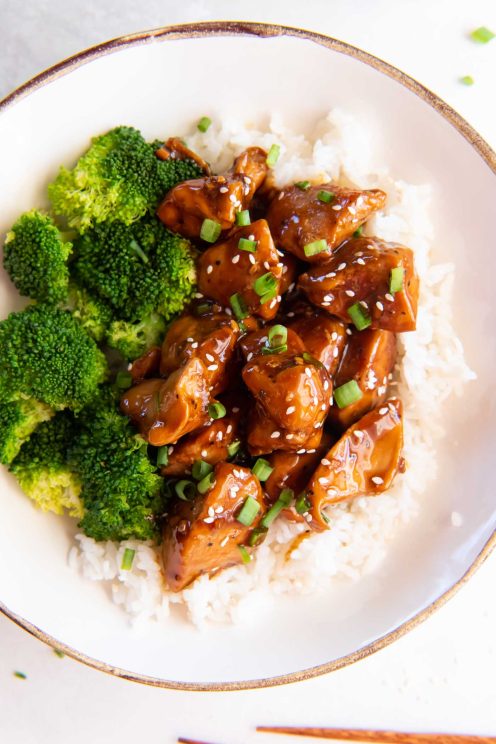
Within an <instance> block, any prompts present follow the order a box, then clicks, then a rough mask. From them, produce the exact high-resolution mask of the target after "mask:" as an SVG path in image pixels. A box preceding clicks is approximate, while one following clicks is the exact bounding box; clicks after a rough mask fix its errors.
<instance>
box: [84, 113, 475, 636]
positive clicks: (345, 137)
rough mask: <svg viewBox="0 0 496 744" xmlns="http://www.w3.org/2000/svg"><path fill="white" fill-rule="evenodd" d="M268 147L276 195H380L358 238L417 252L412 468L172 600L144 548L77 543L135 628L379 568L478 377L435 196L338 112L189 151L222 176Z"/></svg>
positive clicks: (406, 367)
mask: <svg viewBox="0 0 496 744" xmlns="http://www.w3.org/2000/svg"><path fill="white" fill-rule="evenodd" d="M274 142H277V143H278V144H279V145H280V146H281V156H280V158H279V160H278V162H277V165H276V167H275V177H276V181H277V183H278V185H280V186H283V185H285V184H286V183H293V182H295V181H298V180H303V179H307V180H310V181H312V180H315V181H328V180H334V181H339V182H340V183H342V184H343V185H356V186H358V187H360V188H381V189H383V190H384V191H386V192H387V194H388V202H387V206H386V208H385V209H384V210H383V211H382V212H380V213H378V214H376V215H375V216H374V217H373V218H372V219H370V220H369V222H368V223H367V228H366V231H365V233H366V234H370V235H378V236H380V237H381V238H384V239H385V240H391V241H397V242H399V243H403V244H405V245H407V246H409V247H411V248H412V249H413V250H414V251H415V261H416V267H417V271H418V274H419V277H420V298H419V310H418V318H417V330H416V331H415V332H414V333H405V334H400V335H399V336H398V341H399V355H398V364H397V366H396V371H395V375H394V380H393V382H392V383H391V388H390V389H391V393H392V394H394V395H396V394H397V395H399V396H400V397H401V399H402V400H403V404H404V435H405V445H404V456H405V459H406V461H407V465H408V467H407V470H406V472H405V474H404V475H401V476H399V477H398V478H397V479H396V481H395V483H394V485H393V487H392V488H391V489H389V490H388V491H387V493H384V494H382V495H380V496H376V497H375V498H357V499H355V500H353V501H351V502H350V503H343V504H338V505H336V506H334V507H331V508H329V509H328V511H327V514H328V516H329V517H330V519H331V525H330V526H331V529H330V530H329V531H327V532H325V533H321V534H315V535H312V536H311V538H309V539H298V535H299V534H300V533H301V532H303V531H304V530H305V525H300V524H293V523H290V522H287V521H286V520H284V519H279V520H277V522H276V523H275V524H274V526H273V527H272V528H271V530H270V532H269V535H268V538H267V539H266V541H265V542H264V543H263V544H262V545H261V546H260V547H259V548H258V549H257V551H256V552H255V553H254V556H253V560H252V562H251V563H250V564H248V565H247V566H244V565H243V566H234V567H232V568H228V569H225V570H223V571H221V572H220V573H219V574H218V575H216V576H212V577H209V576H202V577H200V578H199V579H197V581H195V582H194V584H193V585H192V586H191V587H189V588H187V589H184V590H183V591H182V592H179V593H177V594H172V593H168V592H167V591H166V590H165V588H164V584H163V578H162V573H161V568H160V564H159V557H158V551H157V549H156V548H155V547H154V546H153V545H151V544H150V543H145V542H140V541H137V540H127V541H125V542H123V543H120V544H119V543H113V542H105V543H97V542H95V541H94V540H92V539H91V538H88V537H86V536H85V535H76V542H77V544H76V546H75V547H74V548H73V549H72V550H71V553H70V556H69V559H70V562H71V564H72V565H73V566H74V567H75V568H76V569H77V570H79V571H81V572H82V574H83V576H85V577H86V578H88V579H92V580H94V581H101V582H104V583H105V584H107V585H110V587H111V591H112V597H113V600H114V602H116V603H117V604H119V605H121V606H122V607H123V608H124V609H125V610H126V611H127V612H128V613H129V614H130V615H131V616H133V617H134V618H137V619H140V620H142V621H144V620H150V619H155V620H158V621H164V620H165V619H166V618H167V616H168V614H169V612H170V610H171V605H173V604H181V605H184V606H185V607H186V609H187V613H188V616H189V617H190V619H191V621H192V622H193V623H195V624H196V625H201V624H202V623H204V622H205V621H206V620H213V621H216V622H236V620H237V619H238V618H239V617H241V615H243V616H244V617H246V615H247V613H249V609H250V605H252V604H253V606H255V605H256V604H257V600H258V599H259V598H260V596H261V595H262V594H267V593H270V594H272V595H278V594H282V593H286V592H292V593H300V594H309V593H314V592H316V591H327V592H329V591H332V583H333V580H335V579H336V578H338V577H339V578H343V577H344V578H347V579H349V580H356V579H358V578H359V577H360V576H362V575H363V574H365V573H368V572H370V571H372V570H373V569H374V568H375V567H377V566H378V565H379V563H380V562H381V561H382V560H383V558H384V556H385V554H386V551H387V546H388V543H389V542H390V540H391V539H392V537H393V536H396V535H397V533H398V530H399V529H400V528H401V526H402V525H405V524H406V523H408V522H409V521H411V520H412V519H413V518H414V517H415V515H416V513H417V510H418V506H419V502H420V496H421V494H422V493H423V492H425V489H426V487H427V485H428V482H429V481H430V480H431V479H433V478H435V475H436V452H435V442H436V440H437V439H439V438H440V437H441V436H442V435H443V433H444V432H443V428H442V424H441V421H440V414H441V411H442V405H441V404H442V402H443V401H444V400H445V399H446V398H447V397H448V396H450V395H452V394H453V393H457V394H459V393H460V392H461V389H462V387H463V385H464V383H466V382H467V381H468V380H470V379H473V378H474V374H473V373H472V372H471V371H470V369H469V367H468V366H467V365H466V363H465V361H464V356H463V348H462V345H461V342H460V340H459V339H458V338H457V337H456V335H455V333H454V329H453V326H452V319H451V312H450V308H451V296H452V286H453V277H454V267H453V265H452V264H450V263H443V264H435V265H432V264H431V263H430V247H431V241H432V237H433V235H432V225H431V221H430V218H429V201H430V196H431V193H430V187H429V186H418V185H412V184H408V183H405V182H404V181H394V180H393V178H392V177H391V176H390V174H389V173H388V172H387V171H386V170H385V169H384V168H383V167H380V165H379V164H378V163H377V162H375V158H374V153H375V147H374V146H373V135H372V134H371V133H370V132H369V131H368V130H367V128H365V127H364V126H363V124H362V123H361V122H359V121H358V120H357V119H354V118H352V117H350V116H349V115H347V114H345V113H343V112H341V111H333V112H331V113H330V114H329V115H328V116H327V117H326V118H325V119H324V120H323V121H320V122H318V123H317V125H316V127H315V132H314V135H313V136H312V137H311V138H305V137H303V136H302V135H299V134H295V133H293V132H291V131H290V130H288V129H287V128H286V127H285V126H284V125H283V123H282V122H280V121H276V120H273V121H272V122H271V123H270V126H269V127H268V128H267V131H265V132H261V131H258V130H256V129H254V128H249V127H246V126H245V125H243V124H242V123H240V122H239V121H233V120H224V121H223V122H222V123H219V124H213V125H212V126H211V127H210V129H209V130H208V132H207V133H205V134H200V133H199V132H198V131H196V130H195V132H194V133H193V134H192V135H191V136H189V137H188V144H189V145H190V146H191V147H192V149H193V150H195V151H196V152H198V153H199V154H200V155H202V156H203V157H204V158H205V159H206V160H207V161H209V162H210V163H211V164H212V166H213V169H214V171H222V170H224V169H227V168H228V167H229V166H230V165H231V163H232V161H233V159H234V157H235V156H236V155H237V154H238V153H239V152H240V151H241V150H242V149H244V148H245V147H248V146H252V145H259V146H261V147H264V148H266V149H269V147H270V145H271V144H273V143H274ZM126 548H131V549H133V550H135V551H136V553H135V557H134V561H133V565H132V570H130V571H123V570H122V569H121V563H122V557H123V554H124V550H125V549H126Z"/></svg>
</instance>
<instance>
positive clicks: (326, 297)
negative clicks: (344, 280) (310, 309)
mask: <svg viewBox="0 0 496 744" xmlns="http://www.w3.org/2000/svg"><path fill="white" fill-rule="evenodd" d="M333 299H334V295H332V294H327V295H325V296H324V301H325V302H332V301H333Z"/></svg>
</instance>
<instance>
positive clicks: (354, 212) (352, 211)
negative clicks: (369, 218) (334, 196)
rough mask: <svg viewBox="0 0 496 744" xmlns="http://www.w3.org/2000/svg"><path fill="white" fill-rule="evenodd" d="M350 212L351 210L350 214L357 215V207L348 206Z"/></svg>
mask: <svg viewBox="0 0 496 744" xmlns="http://www.w3.org/2000/svg"><path fill="white" fill-rule="evenodd" d="M348 212H349V213H350V214H353V215H355V214H356V209H355V207H348Z"/></svg>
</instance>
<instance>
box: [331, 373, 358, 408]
mask: <svg viewBox="0 0 496 744" xmlns="http://www.w3.org/2000/svg"><path fill="white" fill-rule="evenodd" d="M362 397H363V393H362V391H361V390H360V388H359V386H358V382H357V381H356V380H348V382H345V383H344V385H340V386H339V387H338V388H336V389H335V391H334V400H335V401H336V404H337V406H338V408H346V407H347V406H351V404H352V403H356V402H357V401H358V400H360V398H362Z"/></svg>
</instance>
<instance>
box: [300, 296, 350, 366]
mask: <svg viewBox="0 0 496 744" xmlns="http://www.w3.org/2000/svg"><path fill="white" fill-rule="evenodd" d="M307 307H308V308H309V310H310V313H309V314H308V315H304V316H300V317H299V318H296V319H295V320H292V321H291V323H290V324H289V326H288V333H289V331H290V330H292V331H293V332H296V333H297V334H298V335H299V337H300V338H301V339H302V341H303V343H304V344H305V347H306V350H307V351H308V353H309V354H311V355H312V356H313V357H314V358H315V359H317V361H319V362H320V363H321V364H323V365H324V367H325V368H326V370H327V372H328V373H329V376H330V377H331V378H332V377H333V376H334V374H335V372H336V369H337V368H338V365H339V362H340V360H341V356H342V354H343V350H344V347H345V344H346V338H347V335H346V326H345V325H344V324H343V323H341V321H340V320H336V318H330V317H329V316H328V315H327V314H326V313H323V312H319V311H318V310H317V311H316V309H315V308H314V307H312V306H311V305H308V306H307Z"/></svg>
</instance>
